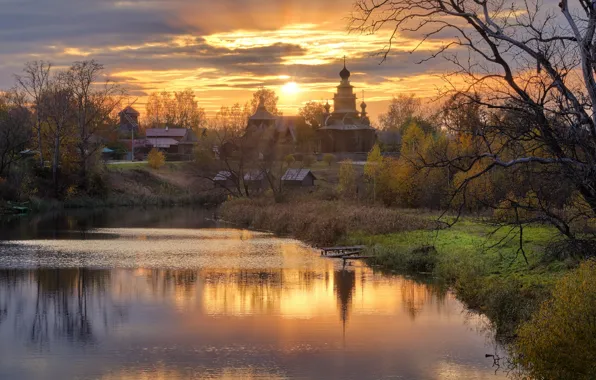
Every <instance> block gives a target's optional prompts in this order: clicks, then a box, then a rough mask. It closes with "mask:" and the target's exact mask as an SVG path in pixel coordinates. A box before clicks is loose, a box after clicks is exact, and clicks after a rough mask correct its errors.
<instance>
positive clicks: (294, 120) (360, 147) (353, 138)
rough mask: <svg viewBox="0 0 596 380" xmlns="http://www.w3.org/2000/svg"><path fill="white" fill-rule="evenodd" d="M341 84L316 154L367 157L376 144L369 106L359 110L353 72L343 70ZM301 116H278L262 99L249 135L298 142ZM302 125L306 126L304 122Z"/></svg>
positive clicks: (326, 115)
mask: <svg viewBox="0 0 596 380" xmlns="http://www.w3.org/2000/svg"><path fill="white" fill-rule="evenodd" d="M339 76H340V78H341V81H340V83H339V85H338V86H337V92H336V93H335V94H334V96H333V112H331V106H330V104H329V102H327V104H325V112H324V113H323V115H322V120H321V121H322V123H321V125H322V126H321V127H320V128H319V129H318V130H317V152H316V153H334V154H336V153H367V152H369V151H370V150H371V149H372V147H373V146H374V144H375V142H376V138H377V137H376V130H375V129H374V128H373V127H371V125H370V120H369V118H368V116H367V113H366V103H364V101H362V103H361V104H360V111H358V110H357V109H356V94H354V86H352V85H351V84H350V80H349V78H350V71H349V70H348V69H347V68H346V64H345V59H344V67H343V69H342V70H341V71H340V73H339ZM299 119H300V117H299V116H275V115H273V114H271V113H270V112H269V111H267V109H265V105H264V101H263V99H260V102H259V105H258V107H257V110H256V112H255V113H254V115H252V116H250V117H249V120H248V125H247V131H255V130H260V131H262V130H271V131H273V133H274V134H275V137H276V138H275V140H278V139H279V138H282V139H283V140H284V141H291V140H293V141H294V142H296V138H297V137H296V136H297V131H296V127H297V125H298V124H299V123H300V122H301V121H300V120H299ZM302 122H304V121H303V120H302Z"/></svg>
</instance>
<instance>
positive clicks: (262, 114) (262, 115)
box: [248, 96, 276, 120]
mask: <svg viewBox="0 0 596 380" xmlns="http://www.w3.org/2000/svg"><path fill="white" fill-rule="evenodd" d="M275 119H276V116H275V115H274V114H272V113H271V112H269V111H267V109H266V108H265V98H264V97H263V96H261V97H260V98H259V105H258V106H257V110H256V111H255V113H254V115H252V116H251V117H249V118H248V120H275Z"/></svg>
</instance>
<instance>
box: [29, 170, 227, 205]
mask: <svg viewBox="0 0 596 380" xmlns="http://www.w3.org/2000/svg"><path fill="white" fill-rule="evenodd" d="M187 165H188V164H187V163H178V162H168V163H166V165H164V166H163V167H162V168H160V169H151V168H150V167H148V165H147V164H146V163H142V162H141V163H139V162H135V163H126V164H117V165H107V168H106V169H107V173H106V176H105V186H106V187H107V189H108V191H107V196H103V197H99V196H94V197H89V196H80V195H77V194H74V195H73V196H71V197H70V198H68V199H65V200H63V201H52V200H39V199H35V200H33V202H32V203H33V208H34V209H37V210H49V209H60V208H94V207H116V206H175V205H183V204H219V203H221V202H222V201H223V200H224V199H225V195H224V194H222V193H221V192H220V191H214V190H213V185H212V184H211V183H210V182H209V181H204V180H201V179H200V178H198V177H197V176H196V175H194V174H193V171H192V168H191V167H189V166H187Z"/></svg>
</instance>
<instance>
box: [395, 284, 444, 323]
mask: <svg viewBox="0 0 596 380" xmlns="http://www.w3.org/2000/svg"><path fill="white" fill-rule="evenodd" d="M446 292H447V290H446V288H444V287H442V286H440V285H436V284H433V283H428V282H426V283H425V282H419V281H415V280H406V279H404V280H403V281H402V282H401V297H402V302H403V306H404V308H405V309H406V311H407V312H408V314H409V315H410V318H411V319H412V320H415V319H416V317H417V316H418V315H419V314H420V312H421V311H422V309H423V308H424V306H425V305H427V304H433V303H435V302H436V305H437V308H438V311H439V312H440V309H441V307H442V305H443V304H444V303H445V295H446Z"/></svg>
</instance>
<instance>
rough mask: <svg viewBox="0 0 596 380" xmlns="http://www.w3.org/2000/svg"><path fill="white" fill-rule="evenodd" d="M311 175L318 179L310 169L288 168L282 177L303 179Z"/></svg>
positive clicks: (284, 179) (288, 179)
mask: <svg viewBox="0 0 596 380" xmlns="http://www.w3.org/2000/svg"><path fill="white" fill-rule="evenodd" d="M309 174H310V175H311V176H312V177H313V179H317V177H315V175H314V174H313V173H312V171H311V170H310V169H288V170H286V172H285V173H284V175H283V176H282V177H281V180H282V181H302V180H303V179H305V178H306V177H307V176H308V175H309Z"/></svg>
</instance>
